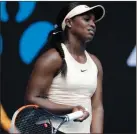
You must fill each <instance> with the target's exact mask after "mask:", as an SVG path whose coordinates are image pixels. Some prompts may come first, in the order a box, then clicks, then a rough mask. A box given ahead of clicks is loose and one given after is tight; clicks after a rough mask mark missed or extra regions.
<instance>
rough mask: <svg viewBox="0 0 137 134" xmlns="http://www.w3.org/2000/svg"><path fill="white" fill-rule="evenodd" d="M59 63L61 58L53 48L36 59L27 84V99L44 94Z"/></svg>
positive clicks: (59, 65)
mask: <svg viewBox="0 0 137 134" xmlns="http://www.w3.org/2000/svg"><path fill="white" fill-rule="evenodd" d="M61 64H62V60H61V58H60V56H59V54H58V52H57V51H56V50H55V49H51V50H49V51H48V52H46V53H44V54H43V55H42V56H41V57H40V58H39V59H38V60H37V61H36V64H35V65H34V69H33V71H32V74H31V76H30V79H29V82H28V86H27V92H26V99H27V100H29V99H30V98H32V97H37V96H43V95H46V93H47V92H48V89H49V87H50V85H51V83H52V81H53V78H54V75H55V73H56V72H57V71H58V69H59V68H60V67H61Z"/></svg>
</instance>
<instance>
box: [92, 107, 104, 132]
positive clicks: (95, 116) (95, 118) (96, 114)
mask: <svg viewBox="0 0 137 134" xmlns="http://www.w3.org/2000/svg"><path fill="white" fill-rule="evenodd" d="M103 123H104V110H103V108H102V107H101V108H97V109H93V110H92V123H91V134H94V133H103Z"/></svg>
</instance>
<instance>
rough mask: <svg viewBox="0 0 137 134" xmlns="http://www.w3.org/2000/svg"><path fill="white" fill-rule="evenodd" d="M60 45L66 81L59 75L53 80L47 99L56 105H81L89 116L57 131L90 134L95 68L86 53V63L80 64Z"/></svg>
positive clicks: (95, 76)
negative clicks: (65, 65) (65, 68)
mask: <svg viewBox="0 0 137 134" xmlns="http://www.w3.org/2000/svg"><path fill="white" fill-rule="evenodd" d="M61 45H62V48H63V50H64V54H65V60H66V63H67V74H66V79H65V78H63V77H62V76H61V73H59V74H58V75H57V76H56V77H55V78H54V79H53V82H52V85H51V87H50V90H49V93H48V98H49V100H50V101H52V102H55V103H58V104H65V105H72V106H77V105H81V106H83V107H85V108H87V109H88V111H89V113H90V116H89V117H88V118H87V119H86V120H84V121H83V122H74V121H70V122H67V123H65V124H63V125H62V126H61V128H60V129H59V130H60V131H62V132H64V133H90V124H91V121H92V107H91V97H92V95H93V94H94V92H95V90H96V87H97V73H98V70H97V66H96V64H95V63H94V61H93V60H92V59H91V57H90V56H89V54H88V53H87V51H85V55H86V58H87V61H86V63H84V64H81V63H79V62H77V61H76V60H75V59H74V58H73V57H72V55H71V54H70V53H69V51H68V49H67V48H66V46H65V45H64V44H63V43H62V44H61ZM53 124H54V125H55V126H56V125H59V124H58V121H53Z"/></svg>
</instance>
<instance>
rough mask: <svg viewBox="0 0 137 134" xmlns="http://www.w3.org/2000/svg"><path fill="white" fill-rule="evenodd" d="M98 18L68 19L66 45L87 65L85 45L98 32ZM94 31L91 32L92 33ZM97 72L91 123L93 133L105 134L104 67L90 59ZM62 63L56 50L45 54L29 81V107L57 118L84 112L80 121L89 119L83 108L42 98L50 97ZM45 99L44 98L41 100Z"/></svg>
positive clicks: (92, 99)
mask: <svg viewBox="0 0 137 134" xmlns="http://www.w3.org/2000/svg"><path fill="white" fill-rule="evenodd" d="M94 20H95V17H94V15H93V14H92V13H90V12H87V13H85V14H82V15H79V16H76V17H74V18H71V19H66V21H65V22H66V24H67V26H66V28H67V32H68V33H67V35H68V36H67V40H65V41H64V43H65V44H66V47H67V49H68V51H69V52H70V54H71V55H72V56H73V57H74V59H75V60H76V61H78V62H79V63H85V62H86V56H85V53H84V51H85V47H86V43H87V42H89V41H91V40H92V39H93V37H94V33H95V31H96V26H95V23H94ZM89 29H91V31H89ZM90 56H91V58H92V59H93V60H94V62H95V64H96V65H97V68H98V78H97V90H96V92H95V93H94V95H93V96H92V98H91V102H92V107H93V109H92V113H93V115H92V116H93V120H92V122H91V124H92V125H91V126H92V127H91V133H103V105H102V76H103V71H102V66H101V63H100V61H99V60H98V59H97V58H96V57H95V56H94V55H91V54H90ZM61 65H62V59H61V57H60V55H59V54H58V52H57V51H56V50H55V49H50V50H49V51H47V52H45V53H44V54H43V55H42V56H41V57H40V58H39V59H38V60H37V62H36V64H35V66H34V69H33V72H32V75H31V77H30V81H29V84H28V87H27V92H26V99H27V100H28V102H29V103H34V104H37V105H39V106H41V107H43V108H46V109H48V110H50V111H51V112H53V113H54V112H55V113H58V114H62V113H65V114H66V113H70V112H74V111H78V110H82V111H83V112H84V115H83V116H82V117H81V118H79V119H77V121H83V120H85V119H86V118H88V116H89V113H88V112H87V111H85V109H84V108H83V107H82V106H76V107H73V106H68V105H62V104H56V103H53V102H51V101H49V100H48V99H43V98H42V97H44V96H47V94H48V91H49V87H50V85H51V84H52V81H53V78H54V74H55V73H56V72H57V71H58V70H59V69H60V67H61ZM39 96H42V97H39Z"/></svg>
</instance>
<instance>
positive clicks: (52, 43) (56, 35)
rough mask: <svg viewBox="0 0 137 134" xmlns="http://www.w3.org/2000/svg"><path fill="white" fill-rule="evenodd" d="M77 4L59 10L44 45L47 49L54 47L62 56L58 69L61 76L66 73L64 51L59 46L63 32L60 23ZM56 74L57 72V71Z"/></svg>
mask: <svg viewBox="0 0 137 134" xmlns="http://www.w3.org/2000/svg"><path fill="white" fill-rule="evenodd" d="M78 5H79V3H78V2H73V3H70V4H69V5H67V6H65V7H64V8H62V9H61V10H60V12H59V14H58V16H57V19H56V24H57V27H56V28H55V29H54V30H52V31H51V32H50V33H49V36H48V43H47V45H46V47H47V50H48V49H50V48H55V49H56V50H57V52H58V53H59V54H60V56H61V58H62V66H61V69H60V71H61V75H62V76H63V77H65V76H66V73H67V64H66V61H65V55H64V51H63V49H62V46H61V43H62V42H63V34H64V33H63V31H62V27H61V24H62V22H63V20H64V18H65V16H66V15H67V13H68V12H70V11H71V10H72V9H73V8H75V7H76V6H78ZM57 74H58V72H57ZM57 74H56V75H57Z"/></svg>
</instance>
